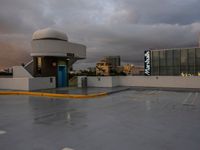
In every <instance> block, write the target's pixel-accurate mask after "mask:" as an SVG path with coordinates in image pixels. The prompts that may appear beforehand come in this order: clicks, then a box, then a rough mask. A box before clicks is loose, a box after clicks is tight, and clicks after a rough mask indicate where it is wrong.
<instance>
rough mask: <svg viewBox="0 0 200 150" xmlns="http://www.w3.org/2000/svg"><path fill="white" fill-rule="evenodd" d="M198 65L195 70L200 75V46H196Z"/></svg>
mask: <svg viewBox="0 0 200 150" xmlns="http://www.w3.org/2000/svg"><path fill="white" fill-rule="evenodd" d="M195 60H196V66H195V71H196V75H199V76H200V48H196V58H195Z"/></svg>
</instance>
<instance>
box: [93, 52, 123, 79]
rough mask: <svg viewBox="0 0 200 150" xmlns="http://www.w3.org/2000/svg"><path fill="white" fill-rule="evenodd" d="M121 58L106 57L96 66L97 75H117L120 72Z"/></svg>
mask: <svg viewBox="0 0 200 150" xmlns="http://www.w3.org/2000/svg"><path fill="white" fill-rule="evenodd" d="M120 63H121V60H120V56H106V57H105V58H103V59H102V60H101V61H100V62H98V63H97V64H96V75H102V76H109V75H115V74H117V73H118V72H119V70H120Z"/></svg>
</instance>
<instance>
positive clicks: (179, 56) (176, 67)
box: [173, 49, 181, 75]
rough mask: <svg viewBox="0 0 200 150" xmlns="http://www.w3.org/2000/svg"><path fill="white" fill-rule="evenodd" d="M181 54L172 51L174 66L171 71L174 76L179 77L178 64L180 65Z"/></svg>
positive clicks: (178, 51)
mask: <svg viewBox="0 0 200 150" xmlns="http://www.w3.org/2000/svg"><path fill="white" fill-rule="evenodd" d="M180 54H181V52H180V50H178V49H177V50H174V60H173V61H174V65H173V70H174V75H180V74H181V73H180V71H181V69H180V65H181V64H180V63H181V55H180Z"/></svg>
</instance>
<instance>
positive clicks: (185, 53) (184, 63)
mask: <svg viewBox="0 0 200 150" xmlns="http://www.w3.org/2000/svg"><path fill="white" fill-rule="evenodd" d="M187 64H188V51H187V49H182V50H181V73H184V74H186V73H187V72H188V71H187V68H188V65H187Z"/></svg>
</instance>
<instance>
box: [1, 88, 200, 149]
mask: <svg viewBox="0 0 200 150" xmlns="http://www.w3.org/2000/svg"><path fill="white" fill-rule="evenodd" d="M199 98H200V94H199V93H198V92H167V91H156V90H143V91H135V90H132V91H125V92H121V93H116V94H113V95H109V96H107V97H101V98H94V99H88V100H80V101H77V100H70V99H62V100H60V99H59V100H58V99H56V98H46V97H31V96H0V149H2V150H10V149H15V150H24V149H28V150H55V149H56V150H57V149H58V150H62V149H63V150H65V149H66V150H70V149H73V150H118V149H124V150H129V149H130V150H132V149H139V150H146V149H148V150H160V149H176V150H179V149H180V150H188V149H192V150H199V149H200V144H199V139H200V133H199V132H200V115H199V113H200V99H199ZM4 131H5V132H4ZM1 133H2V134H1ZM11 143H12V144H11Z"/></svg>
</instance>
